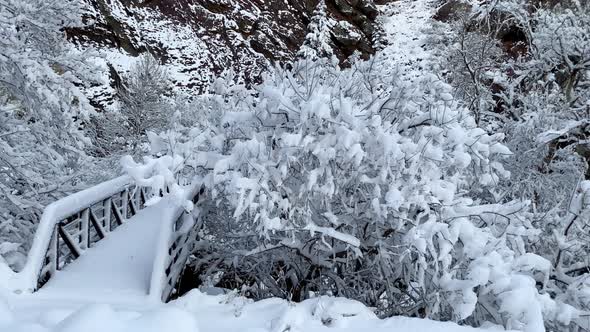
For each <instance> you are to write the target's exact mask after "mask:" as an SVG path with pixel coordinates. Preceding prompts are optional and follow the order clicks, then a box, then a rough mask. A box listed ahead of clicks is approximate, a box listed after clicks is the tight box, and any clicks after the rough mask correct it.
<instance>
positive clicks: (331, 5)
mask: <svg viewBox="0 0 590 332" xmlns="http://www.w3.org/2000/svg"><path fill="white" fill-rule="evenodd" d="M86 1H87V2H88V4H89V11H88V13H87V14H86V15H85V21H86V23H87V24H88V26H87V27H85V28H82V29H79V28H78V29H69V30H68V31H67V32H68V36H69V38H70V39H71V40H72V41H73V42H75V43H76V44H78V45H82V46H92V47H95V48H97V49H99V50H101V52H104V53H106V55H107V61H108V64H109V65H110V66H111V67H112V70H111V79H113V80H114V79H116V76H117V75H120V74H121V72H124V71H125V70H127V69H128V68H129V66H130V63H132V62H133V57H135V56H137V55H139V54H141V53H143V52H146V51H149V52H150V53H153V54H155V55H156V56H158V57H159V58H160V59H161V60H162V62H163V63H164V64H165V65H166V66H167V67H168V69H169V71H170V73H171V76H172V79H173V81H174V82H175V84H176V86H177V87H178V88H179V89H182V90H186V91H191V92H201V91H203V89H204V88H205V87H206V86H208V83H209V82H210V81H211V79H212V77H213V76H215V75H217V74H219V73H220V72H222V71H223V70H226V69H229V68H232V69H234V70H235V71H236V72H237V73H239V74H240V75H242V76H243V78H244V80H245V82H246V83H248V82H255V81H257V80H258V79H259V78H260V75H261V73H262V72H263V71H264V70H265V68H267V67H268V66H269V65H271V64H272V63H286V62H289V61H291V60H293V59H294V58H295V57H296V55H297V52H298V51H299V49H300V47H301V45H302V44H303V43H304V40H305V37H306V35H307V34H308V24H309V22H310V20H311V17H312V16H313V13H314V10H315V9H316V7H317V5H318V3H319V1H320V0H86ZM325 1H326V8H327V13H326V15H327V17H328V18H329V19H330V20H332V22H335V24H332V25H331V27H332V30H331V31H330V36H331V43H332V44H333V45H332V46H333V50H334V54H335V55H336V56H337V57H338V58H339V59H340V60H342V61H345V59H346V58H347V57H348V56H350V55H351V54H352V53H353V52H355V51H358V52H360V53H361V55H362V56H363V57H365V58H366V57H368V56H369V55H370V54H372V53H374V52H375V49H374V46H373V41H374V40H375V31H376V30H378V29H379V27H378V26H377V23H376V18H377V15H378V8H377V5H376V4H375V2H374V1H373V0H325ZM384 1H385V2H386V1H388V0H381V2H384ZM113 75H115V77H113ZM103 90H105V89H103ZM107 90H108V89H107ZM97 94H98V95H104V96H106V95H107V94H108V91H100V92H98V93H97ZM103 99H104V100H107V99H108V98H106V97H104V98H103ZM104 102H105V101H100V102H99V103H104Z"/></svg>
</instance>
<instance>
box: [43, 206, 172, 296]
mask: <svg viewBox="0 0 590 332" xmlns="http://www.w3.org/2000/svg"><path fill="white" fill-rule="evenodd" d="M163 204H170V202H168V201H167V200H162V201H160V202H159V203H157V204H155V205H154V206H151V207H147V208H145V209H143V210H141V211H139V212H138V213H137V214H136V215H135V216H133V217H132V218H130V219H129V220H127V222H126V223H125V224H123V225H121V226H120V227H119V228H117V229H116V230H114V231H113V232H111V233H109V234H108V236H107V237H106V238H105V239H103V240H102V241H99V242H98V243H96V245H95V246H94V247H92V248H90V249H88V250H87V251H86V252H85V253H84V254H83V255H82V256H81V257H80V258H79V259H77V260H75V261H73V262H72V263H71V264H69V265H67V266H66V267H65V268H64V269H63V270H62V271H59V272H58V273H57V275H56V276H55V277H53V278H51V279H50V280H49V281H48V282H47V284H46V285H45V286H43V288H41V289H40V290H39V291H38V292H37V294H38V295H39V296H42V297H45V296H51V295H53V296H56V295H59V294H60V293H63V292H64V290H67V292H68V296H72V297H76V298H82V299H84V298H94V299H97V298H112V297H123V298H129V297H138V298H140V297H142V296H144V297H145V296H147V294H148V291H149V287H150V277H151V273H152V268H153V260H154V256H155V249H156V245H155V244H156V239H157V238H158V233H159V231H160V226H161V224H162V223H161V222H160V221H161V219H162V216H161V214H162V211H165V209H162V205H163Z"/></svg>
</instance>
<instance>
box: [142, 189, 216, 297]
mask: <svg viewBox="0 0 590 332" xmlns="http://www.w3.org/2000/svg"><path fill="white" fill-rule="evenodd" d="M204 193H205V188H204V186H203V185H202V183H201V181H196V180H194V181H193V186H192V187H191V188H190V189H189V190H187V191H185V193H184V197H182V198H183V199H184V200H191V201H192V202H193V203H194V207H193V210H192V212H186V211H185V209H184V208H181V209H180V210H178V209H173V210H171V211H170V213H166V214H165V217H164V218H162V219H163V223H162V226H161V227H162V228H161V230H160V235H159V238H158V242H157V244H156V246H157V247H156V248H157V249H156V257H155V259H154V265H153V269H152V277H151V281H150V290H149V296H150V298H151V299H152V300H153V301H162V302H167V301H168V300H169V299H170V297H171V295H172V294H173V292H174V290H175V287H176V285H177V283H178V280H179V279H180V277H181V276H182V272H183V269H184V266H185V265H186V262H187V261H188V258H189V256H190V254H191V253H192V252H193V249H194V246H195V243H196V240H197V231H198V229H199V228H200V226H201V225H202V224H201V223H200V222H199V221H200V220H199V219H200V218H201V217H202V213H201V210H200V207H199V206H198V203H200V202H201V201H202V196H203V195H204Z"/></svg>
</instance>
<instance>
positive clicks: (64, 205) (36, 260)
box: [16, 175, 140, 292]
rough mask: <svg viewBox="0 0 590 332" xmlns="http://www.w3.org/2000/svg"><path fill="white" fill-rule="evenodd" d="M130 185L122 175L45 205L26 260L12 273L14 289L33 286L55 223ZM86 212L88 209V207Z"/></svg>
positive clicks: (129, 181)
mask: <svg viewBox="0 0 590 332" xmlns="http://www.w3.org/2000/svg"><path fill="white" fill-rule="evenodd" d="M132 184H133V181H132V179H131V177H129V176H127V175H124V176H121V177H118V178H115V179H112V180H109V181H106V182H103V183H100V184H98V185H96V186H93V187H90V188H88V189H85V190H82V191H80V192H77V193H74V194H72V195H70V196H66V197H64V198H62V199H59V200H57V201H55V202H53V203H51V204H49V205H48V206H47V207H46V208H45V210H44V211H43V215H42V216H41V220H40V222H39V226H38V228H37V231H36V232H35V237H34V239H33V244H32V246H31V249H30V250H29V254H28V257H27V262H26V264H25V266H24V268H23V269H22V270H21V271H20V272H19V273H17V274H16V277H17V288H18V289H20V290H21V291H28V292H33V291H35V290H36V289H37V287H38V279H39V274H40V273H41V270H42V269H43V266H44V264H45V262H44V261H45V260H46V254H47V253H48V250H49V246H50V243H51V242H52V238H53V236H52V235H54V233H55V232H56V227H57V226H58V224H60V223H61V222H63V221H64V220H65V219H67V218H69V217H72V216H73V215H75V214H77V213H81V212H82V211H84V210H86V209H90V208H91V207H92V206H94V205H95V204H97V203H99V202H101V201H104V200H105V199H109V198H110V197H113V196H114V195H117V194H119V193H121V192H123V191H125V190H127V189H128V188H129V187H130V186H132ZM127 198H128V197H127ZM127 198H125V199H127ZM125 203H126V202H125ZM138 208H140V207H138ZM125 209H126V207H125ZM89 212H91V211H90V210H89ZM125 217H126V216H125ZM84 218H85V219H86V222H88V218H89V216H85V217H84Z"/></svg>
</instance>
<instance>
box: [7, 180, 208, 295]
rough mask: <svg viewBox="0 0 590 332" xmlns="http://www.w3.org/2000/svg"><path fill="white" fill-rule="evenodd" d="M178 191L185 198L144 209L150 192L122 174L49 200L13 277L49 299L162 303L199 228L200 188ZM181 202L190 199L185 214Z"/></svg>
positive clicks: (26, 288)
mask: <svg viewBox="0 0 590 332" xmlns="http://www.w3.org/2000/svg"><path fill="white" fill-rule="evenodd" d="M184 188H185V190H183V196H185V197H176V196H173V195H170V196H166V197H164V198H162V199H161V200H160V201H159V202H157V203H156V204H154V205H150V206H147V207H146V206H145V203H146V201H148V200H149V199H150V197H151V196H152V195H153V194H152V193H151V190H150V189H148V188H144V187H139V186H137V185H135V184H134V183H133V181H132V180H131V178H130V177H128V176H123V177H119V178H117V179H114V180H111V181H107V182H104V183H101V184H99V185H97V186H94V187H91V188H89V189H87V190H84V191H81V192H78V193H76V194H73V195H71V196H68V197H65V198H63V199H61V200H58V201H56V202H54V203H52V204H50V205H49V206H47V208H46V209H45V211H44V213H43V216H42V218H41V222H40V224H39V228H38V230H37V233H36V235H35V239H34V242H33V245H32V247H31V250H30V252H29V256H28V260H27V263H26V265H25V267H24V269H23V270H22V271H21V272H19V273H18V274H16V275H15V277H16V280H15V281H16V283H15V284H16V285H17V288H18V290H21V291H24V292H35V293H37V294H39V295H44V297H49V298H51V297H60V298H63V297H64V294H70V296H72V297H75V298H80V299H83V298H94V299H96V298H101V297H107V298H112V296H113V295H116V296H118V297H121V296H123V297H125V298H127V299H134V300H136V301H140V302H141V301H156V302H157V301H160V300H161V301H164V302H166V301H168V300H169V299H170V297H171V296H173V295H174V293H175V291H176V289H177V287H176V286H177V284H178V281H179V279H180V277H181V274H182V272H183V270H184V267H185V265H186V262H187V260H188V257H189V255H190V253H191V252H192V250H193V249H194V245H195V241H196V238H197V234H196V233H197V231H198V228H199V225H201V220H200V213H199V212H200V209H199V208H198V203H199V202H200V201H202V196H203V195H204V190H203V189H202V187H201V186H200V185H188V186H185V187H184ZM158 194H160V193H158ZM187 199H188V200H192V201H193V203H195V208H194V209H193V211H192V212H190V213H189V212H186V211H185V209H184V208H183V206H182V204H179V201H182V200H187ZM66 297H67V296H66Z"/></svg>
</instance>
